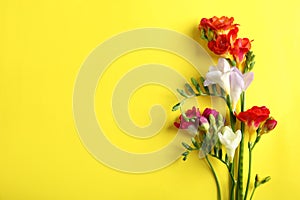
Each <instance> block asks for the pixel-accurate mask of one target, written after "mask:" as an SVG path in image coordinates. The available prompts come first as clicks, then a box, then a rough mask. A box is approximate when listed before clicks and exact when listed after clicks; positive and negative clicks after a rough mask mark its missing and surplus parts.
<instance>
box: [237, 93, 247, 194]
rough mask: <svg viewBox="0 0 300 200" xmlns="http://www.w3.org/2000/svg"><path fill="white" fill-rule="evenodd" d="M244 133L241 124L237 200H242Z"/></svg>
mask: <svg viewBox="0 0 300 200" xmlns="http://www.w3.org/2000/svg"><path fill="white" fill-rule="evenodd" d="M244 110H245V92H242V94H241V112H244ZM244 132H245V124H244V123H243V122H241V133H242V139H241V142H240V148H239V158H238V189H237V197H238V199H241V200H242V199H243V165H244Z"/></svg>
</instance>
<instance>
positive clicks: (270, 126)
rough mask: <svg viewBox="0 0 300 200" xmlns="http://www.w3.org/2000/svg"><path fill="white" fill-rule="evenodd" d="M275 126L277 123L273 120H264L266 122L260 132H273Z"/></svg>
mask: <svg viewBox="0 0 300 200" xmlns="http://www.w3.org/2000/svg"><path fill="white" fill-rule="evenodd" d="M276 125H277V121H276V120H275V119H273V118H269V119H267V120H266V122H265V123H264V125H263V127H262V130H263V131H264V132H265V133H267V132H269V131H271V130H273V129H274V128H275V127H276Z"/></svg>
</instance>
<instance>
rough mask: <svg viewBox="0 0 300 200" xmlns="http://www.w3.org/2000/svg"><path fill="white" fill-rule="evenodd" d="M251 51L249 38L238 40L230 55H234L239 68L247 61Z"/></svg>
mask: <svg viewBox="0 0 300 200" xmlns="http://www.w3.org/2000/svg"><path fill="white" fill-rule="evenodd" d="M250 49H251V42H250V40H249V39H248V38H238V39H236V40H235V42H234V44H233V48H231V49H230V53H231V54H232V55H233V57H234V59H235V61H236V62H237V66H239V65H240V64H241V63H242V62H243V61H244V59H245V57H246V54H247V53H248V52H249V50H250Z"/></svg>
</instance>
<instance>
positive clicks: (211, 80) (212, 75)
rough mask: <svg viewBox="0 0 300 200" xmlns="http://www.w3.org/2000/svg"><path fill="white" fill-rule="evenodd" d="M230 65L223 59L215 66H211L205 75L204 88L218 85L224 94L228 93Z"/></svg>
mask: <svg viewBox="0 0 300 200" xmlns="http://www.w3.org/2000/svg"><path fill="white" fill-rule="evenodd" d="M229 76H230V64H229V63H228V61H227V60H226V59H224V58H220V59H219V60H218V64H217V66H211V67H210V68H209V72H208V73H207V74H206V79H205V81H204V86H208V85H211V84H218V85H219V86H220V87H221V88H222V89H223V90H225V92H227V93H228V94H229V93H230V79H229Z"/></svg>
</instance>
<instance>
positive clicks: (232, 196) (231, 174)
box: [228, 163, 236, 200]
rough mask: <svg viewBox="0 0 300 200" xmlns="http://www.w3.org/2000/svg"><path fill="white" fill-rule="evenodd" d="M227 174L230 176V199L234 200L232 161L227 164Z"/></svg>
mask: <svg viewBox="0 0 300 200" xmlns="http://www.w3.org/2000/svg"><path fill="white" fill-rule="evenodd" d="M228 170H229V174H230V177H231V190H230V200H234V188H235V184H236V182H235V180H234V163H230V164H229V168H228Z"/></svg>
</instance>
